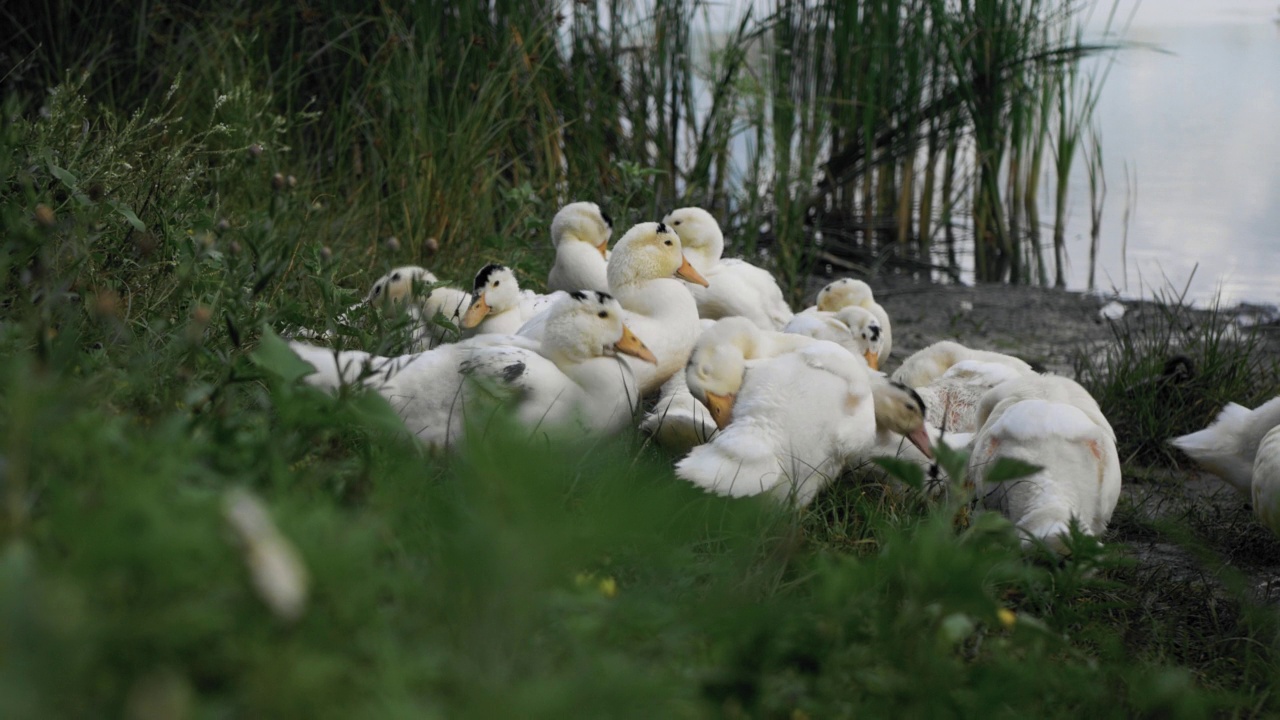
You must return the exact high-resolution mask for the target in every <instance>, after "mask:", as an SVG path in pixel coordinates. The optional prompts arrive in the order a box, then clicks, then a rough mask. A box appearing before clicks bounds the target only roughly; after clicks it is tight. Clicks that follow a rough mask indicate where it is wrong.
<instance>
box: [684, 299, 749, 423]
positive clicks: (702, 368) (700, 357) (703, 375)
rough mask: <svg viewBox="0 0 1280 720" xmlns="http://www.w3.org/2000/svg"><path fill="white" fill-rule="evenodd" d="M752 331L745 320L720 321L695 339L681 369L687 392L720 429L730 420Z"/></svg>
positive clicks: (740, 383) (742, 375)
mask: <svg viewBox="0 0 1280 720" xmlns="http://www.w3.org/2000/svg"><path fill="white" fill-rule="evenodd" d="M756 332H757V328H756V326H755V323H753V322H751V321H750V320H747V319H746V318H742V317H730V318H724V319H723V320H720V321H719V322H717V323H716V324H715V325H714V326H712V327H711V329H709V330H707V331H706V332H704V333H703V334H702V337H700V338H698V342H697V344H696V345H694V347H693V352H692V353H691V354H690V355H689V364H688V365H687V366H685V382H686V384H688V386H689V392H690V393H692V395H693V396H694V397H695V398H697V399H698V400H699V401H700V402H701V403H702V404H703V405H706V406H707V409H708V410H710V411H711V419H712V420H714V421H715V423H716V427H718V428H720V429H721V430H723V429H724V428H725V426H727V425H728V424H729V423H730V422H731V421H732V420H733V404H734V402H736V401H737V398H738V391H739V390H741V389H742V381H743V378H744V377H745V375H746V371H747V357H748V356H749V355H751V354H752V347H753V346H754V338H755V335H756Z"/></svg>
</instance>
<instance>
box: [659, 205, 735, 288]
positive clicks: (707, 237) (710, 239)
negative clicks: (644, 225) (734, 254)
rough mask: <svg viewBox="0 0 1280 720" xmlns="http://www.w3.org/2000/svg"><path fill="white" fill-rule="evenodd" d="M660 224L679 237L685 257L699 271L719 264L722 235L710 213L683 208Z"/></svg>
mask: <svg viewBox="0 0 1280 720" xmlns="http://www.w3.org/2000/svg"><path fill="white" fill-rule="evenodd" d="M662 222H663V224H665V225H667V226H668V227H670V228H671V229H672V230H675V232H676V234H677V235H679V236H680V243H681V244H682V245H683V246H684V253H685V255H686V256H687V257H689V258H690V260H691V261H692V262H693V265H694V267H696V268H697V269H698V270H699V271H701V272H705V271H707V270H708V269H710V267H711V266H712V265H715V264H716V263H718V262H720V256H721V255H723V254H724V233H723V232H722V231H721V230H720V223H718V222H716V219H715V217H714V216H713V215H712V214H711V213H709V212H707V211H706V210H703V209H702V208H700V207H685V208H680V209H679V210H673V211H672V212H670V213H668V214H667V216H666V217H664V218H662Z"/></svg>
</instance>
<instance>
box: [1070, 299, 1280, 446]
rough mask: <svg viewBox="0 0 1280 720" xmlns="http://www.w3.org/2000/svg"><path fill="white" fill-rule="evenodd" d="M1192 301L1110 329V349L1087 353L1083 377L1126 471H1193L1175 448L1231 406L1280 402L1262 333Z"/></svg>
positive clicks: (1169, 304)
mask: <svg viewBox="0 0 1280 720" xmlns="http://www.w3.org/2000/svg"><path fill="white" fill-rule="evenodd" d="M1184 297H1185V293H1177V292H1176V291H1173V290H1166V291H1158V292H1156V293H1155V297H1154V302H1152V303H1144V304H1142V305H1141V306H1140V307H1139V308H1138V311H1137V312H1129V313H1126V314H1125V316H1124V317H1123V318H1122V319H1121V320H1119V321H1108V322H1109V323H1110V327H1111V331H1112V339H1111V341H1110V342H1108V343H1106V344H1104V345H1102V346H1101V347H1100V348H1094V349H1090V350H1087V351H1081V352H1079V353H1078V354H1077V356H1076V359H1075V372H1076V376H1077V377H1078V378H1079V379H1080V382H1081V384H1083V385H1084V386H1085V387H1086V388H1088V390H1089V391H1090V392H1091V393H1092V394H1093V396H1094V397H1095V398H1097V400H1098V403H1099V405H1101V407H1102V410H1103V412H1104V413H1105V414H1106V415H1107V418H1108V419H1109V420H1110V421H1111V423H1112V425H1113V426H1114V427H1116V428H1117V429H1119V428H1124V430H1123V432H1117V441H1118V443H1119V450H1120V456H1121V460H1122V462H1124V463H1126V464H1127V463H1139V464H1156V465H1173V466H1185V465H1186V463H1187V460H1186V458H1185V457H1183V456H1181V455H1180V454H1178V453H1177V452H1176V451H1175V450H1174V449H1173V448H1172V447H1170V446H1169V445H1168V440H1169V439H1171V438H1174V437H1177V436H1179V435H1184V434H1186V433H1189V432H1195V431H1196V430H1201V429H1203V428H1205V427H1207V426H1208V425H1209V424H1210V423H1211V422H1212V421H1213V419H1214V418H1215V417H1216V416H1217V413H1218V411H1220V410H1221V409H1222V407H1223V406H1224V405H1226V404H1227V403H1228V402H1234V403H1238V404H1241V405H1245V406H1246V407H1256V406H1257V405H1258V404H1260V403H1262V402H1264V401H1266V400H1269V399H1270V398H1272V397H1275V394H1276V392H1277V389H1280V363H1277V362H1276V360H1275V359H1274V357H1273V355H1272V353H1270V352H1269V351H1268V349H1267V348H1268V346H1267V344H1266V340H1265V337H1264V336H1263V335H1261V334H1260V333H1259V332H1257V330H1256V329H1255V328H1241V327H1240V326H1239V325H1237V324H1236V322H1235V318H1234V316H1233V315H1232V313H1231V312H1230V311H1229V310H1226V309H1224V308H1221V307H1218V306H1217V305H1214V306H1213V307H1211V308H1209V309H1207V310H1201V309H1197V308H1194V307H1192V306H1191V305H1190V304H1188V303H1187V302H1185V300H1184Z"/></svg>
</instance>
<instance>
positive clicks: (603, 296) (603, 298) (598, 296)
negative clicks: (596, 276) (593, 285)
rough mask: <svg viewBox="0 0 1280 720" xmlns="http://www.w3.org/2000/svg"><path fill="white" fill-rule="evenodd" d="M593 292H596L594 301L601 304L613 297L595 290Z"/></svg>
mask: <svg viewBox="0 0 1280 720" xmlns="http://www.w3.org/2000/svg"><path fill="white" fill-rule="evenodd" d="M595 292H596V300H597V301H599V302H600V303H601V304H603V303H607V302H609V301H610V300H612V299H613V296H612V295H610V294H609V293H607V292H600V291H599V290H596V291H595Z"/></svg>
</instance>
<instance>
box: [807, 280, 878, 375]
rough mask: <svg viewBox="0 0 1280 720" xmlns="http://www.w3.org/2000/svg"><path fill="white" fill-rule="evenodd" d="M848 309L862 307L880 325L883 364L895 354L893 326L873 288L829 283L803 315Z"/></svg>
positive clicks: (851, 282)
mask: <svg viewBox="0 0 1280 720" xmlns="http://www.w3.org/2000/svg"><path fill="white" fill-rule="evenodd" d="M847 307H860V308H863V309H865V310H868V311H870V312H871V314H872V315H874V316H875V317H876V320H878V321H879V323H880V332H881V335H882V336H883V340H882V341H881V342H882V347H881V349H880V362H881V363H882V364H883V363H884V361H885V360H886V359H888V357H889V354H890V353H892V352H893V326H892V325H891V324H890V323H889V313H887V312H885V309H884V308H883V307H881V305H880V303H878V302H876V299H875V296H874V295H872V293H871V286H870V285H868V284H866V283H865V282H863V281H861V280H855V279H853V278H841V279H840V280H835V281H832V282H830V283H827V285H826V286H825V287H823V288H822V289H821V290H819V291H818V297H817V300H816V301H815V304H814V305H813V306H811V307H808V308H805V309H804V311H803V312H802V313H801V314H805V315H807V314H812V313H834V312H838V311H840V310H843V309H844V308H847Z"/></svg>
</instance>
